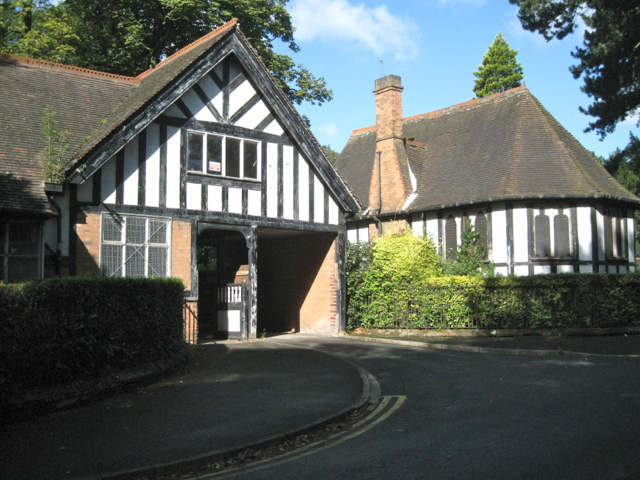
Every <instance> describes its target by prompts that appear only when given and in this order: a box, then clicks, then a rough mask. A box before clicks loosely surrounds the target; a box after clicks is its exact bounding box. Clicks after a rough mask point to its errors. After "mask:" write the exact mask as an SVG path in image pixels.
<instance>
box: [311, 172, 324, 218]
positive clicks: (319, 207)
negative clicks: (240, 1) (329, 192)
mask: <svg viewBox="0 0 640 480" xmlns="http://www.w3.org/2000/svg"><path fill="white" fill-rule="evenodd" d="M312 175H313V174H312ZM313 221H314V222H315V223H324V188H323V187H322V183H320V179H319V178H318V177H316V176H315V175H313Z"/></svg>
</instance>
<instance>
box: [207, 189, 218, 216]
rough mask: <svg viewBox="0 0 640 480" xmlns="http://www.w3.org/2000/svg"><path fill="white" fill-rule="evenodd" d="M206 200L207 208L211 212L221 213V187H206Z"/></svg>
mask: <svg viewBox="0 0 640 480" xmlns="http://www.w3.org/2000/svg"><path fill="white" fill-rule="evenodd" d="M207 188H208V189H209V191H208V192H207V200H208V202H209V205H208V206H207V208H208V209H209V210H211V211H212V212H221V211H222V187H221V186H220V185H208V187H207Z"/></svg>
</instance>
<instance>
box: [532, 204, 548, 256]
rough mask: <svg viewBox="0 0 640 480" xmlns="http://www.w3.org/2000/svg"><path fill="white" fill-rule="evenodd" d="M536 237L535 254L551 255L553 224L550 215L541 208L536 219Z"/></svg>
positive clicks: (534, 233)
mask: <svg viewBox="0 0 640 480" xmlns="http://www.w3.org/2000/svg"><path fill="white" fill-rule="evenodd" d="M533 235H534V239H535V247H534V249H535V256H536V257H549V256H551V225H550V222H549V215H546V214H545V213H544V210H540V213H539V214H538V215H536V217H535V219H534V232H533Z"/></svg>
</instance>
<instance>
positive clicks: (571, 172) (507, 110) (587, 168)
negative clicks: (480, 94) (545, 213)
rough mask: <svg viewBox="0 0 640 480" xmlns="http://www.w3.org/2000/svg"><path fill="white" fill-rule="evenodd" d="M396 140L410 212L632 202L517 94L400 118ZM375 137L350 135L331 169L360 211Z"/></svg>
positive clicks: (527, 97) (365, 132) (525, 93)
mask: <svg viewBox="0 0 640 480" xmlns="http://www.w3.org/2000/svg"><path fill="white" fill-rule="evenodd" d="M403 136H404V137H406V138H409V139H414V140H415V141H417V142H422V143H424V144H425V145H426V146H425V149H424V153H420V152H419V149H415V147H413V146H412V145H411V142H407V143H406V148H407V158H408V159H409V164H410V166H411V170H412V172H413V173H414V175H415V176H416V177H417V183H418V195H417V198H416V199H415V200H414V201H413V202H412V203H411V205H410V206H409V210H410V211H420V210H434V209H439V208H446V207H452V206H455V205H467V204H473V203H483V202H488V201H495V200H517V199H537V198H556V199H557V198H609V199H615V200H620V201H624V202H628V203H633V204H636V205H639V204H640V199H638V198H637V197H635V196H634V195H632V194H631V193H629V192H628V191H627V190H625V189H624V188H623V187H621V186H620V185H619V184H618V182H616V181H615V180H614V179H613V178H612V177H611V176H610V175H609V174H608V173H607V172H606V171H605V169H604V168H603V167H602V165H600V163H599V162H598V161H597V160H596V159H595V158H594V157H593V155H591V154H590V153H589V152H588V151H587V150H586V149H585V148H584V147H583V146H582V145H580V143H578V141H577V140H576V139H575V138H574V137H573V136H572V135H571V134H570V133H569V132H568V131H567V130H566V129H565V128H564V127H562V125H560V123H558V122H557V121H556V120H555V118H553V117H552V116H551V114H550V113H549V112H548V111H547V110H546V109H545V108H544V107H543V106H542V105H541V104H540V102H539V101H538V100H537V99H536V98H535V97H534V96H533V94H531V92H529V90H527V89H526V88H525V87H520V88H516V89H513V90H509V91H507V92H504V93H500V94H496V95H492V96H490V97H486V98H483V99H478V100H472V101H469V102H465V103H462V104H459V105H456V106H453V107H450V108H446V109H442V110H438V111H436V112H430V113H427V114H423V115H416V116H413V117H408V118H404V119H403ZM375 150H376V131H375V127H374V128H366V129H361V130H358V131H354V133H353V134H352V136H351V138H350V139H349V141H348V142H347V145H346V146H345V148H344V150H343V151H342V153H341V154H340V157H339V158H338V160H337V162H336V166H337V168H338V171H339V172H340V173H341V175H342V177H343V178H344V179H345V180H346V181H347V183H348V184H349V185H350V186H351V188H352V189H353V191H354V192H355V194H356V196H357V197H358V199H360V201H361V203H363V204H365V205H366V204H367V203H368V202H367V199H368V195H369V181H370V178H371V171H372V168H373V161H374V156H375Z"/></svg>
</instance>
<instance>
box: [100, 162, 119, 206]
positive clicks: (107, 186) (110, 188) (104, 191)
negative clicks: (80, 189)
mask: <svg viewBox="0 0 640 480" xmlns="http://www.w3.org/2000/svg"><path fill="white" fill-rule="evenodd" d="M100 187H101V188H100V190H101V196H102V198H101V201H102V203H111V204H113V203H116V157H115V156H113V157H111V158H110V159H109V160H107V163H105V164H104V165H103V166H102V179H101V185H100Z"/></svg>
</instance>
